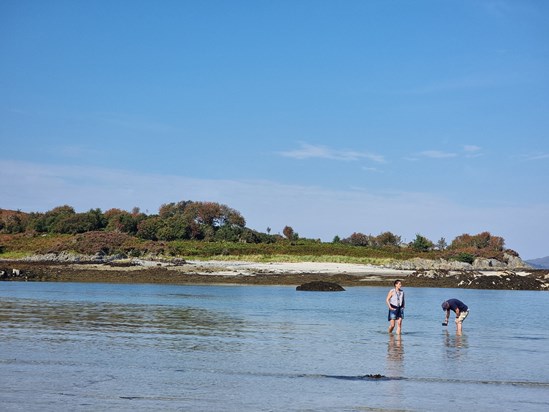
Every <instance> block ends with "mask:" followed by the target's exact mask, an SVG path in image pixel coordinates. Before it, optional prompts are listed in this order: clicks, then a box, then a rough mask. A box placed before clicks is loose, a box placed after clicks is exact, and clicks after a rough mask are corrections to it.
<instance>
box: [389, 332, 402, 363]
mask: <svg viewBox="0 0 549 412" xmlns="http://www.w3.org/2000/svg"><path fill="white" fill-rule="evenodd" d="M387 357H388V358H389V359H390V360H394V361H402V359H403V357H404V348H403V347H402V335H397V336H396V337H395V335H393V334H391V335H390V336H389V345H388V346H387Z"/></svg>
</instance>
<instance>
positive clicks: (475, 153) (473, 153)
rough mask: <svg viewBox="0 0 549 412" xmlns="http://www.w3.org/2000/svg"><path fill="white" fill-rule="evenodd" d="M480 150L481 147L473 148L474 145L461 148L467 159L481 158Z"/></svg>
mask: <svg viewBox="0 0 549 412" xmlns="http://www.w3.org/2000/svg"><path fill="white" fill-rule="evenodd" d="M481 150H482V148H481V147H479V146H475V145H465V146H463V151H464V152H465V157H468V158H472V157H480V156H482V153H481Z"/></svg>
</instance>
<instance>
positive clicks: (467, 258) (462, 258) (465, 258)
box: [451, 252, 475, 264]
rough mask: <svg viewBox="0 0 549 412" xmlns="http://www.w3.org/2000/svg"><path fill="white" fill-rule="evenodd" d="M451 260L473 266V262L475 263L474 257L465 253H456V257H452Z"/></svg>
mask: <svg viewBox="0 0 549 412" xmlns="http://www.w3.org/2000/svg"><path fill="white" fill-rule="evenodd" d="M451 259H452V260H457V261H458V262H465V263H470V264H473V262H474V261H475V255H472V254H471V253H467V252H461V253H458V254H457V255H454V256H452V257H451Z"/></svg>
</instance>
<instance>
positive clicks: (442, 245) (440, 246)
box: [436, 237, 448, 250]
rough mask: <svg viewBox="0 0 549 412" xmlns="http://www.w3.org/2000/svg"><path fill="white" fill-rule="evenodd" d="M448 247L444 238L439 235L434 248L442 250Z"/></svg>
mask: <svg viewBox="0 0 549 412" xmlns="http://www.w3.org/2000/svg"><path fill="white" fill-rule="evenodd" d="M447 247H448V244H447V243H446V239H444V238H443V237H441V238H440V239H439V240H438V242H437V246H436V248H437V249H438V250H444V249H446V248H447Z"/></svg>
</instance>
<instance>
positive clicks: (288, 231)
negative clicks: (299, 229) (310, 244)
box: [282, 226, 294, 240]
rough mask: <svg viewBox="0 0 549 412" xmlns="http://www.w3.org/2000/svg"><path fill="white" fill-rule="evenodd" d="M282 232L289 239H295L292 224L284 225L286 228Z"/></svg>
mask: <svg viewBox="0 0 549 412" xmlns="http://www.w3.org/2000/svg"><path fill="white" fill-rule="evenodd" d="M282 234H283V235H284V236H285V237H286V239H288V240H293V239H294V229H292V227H291V226H284V229H282Z"/></svg>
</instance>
